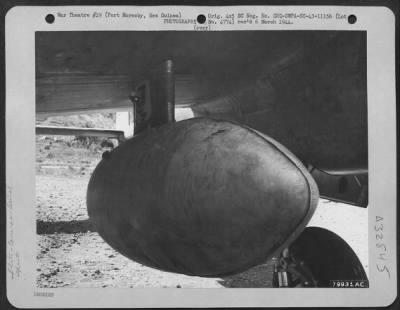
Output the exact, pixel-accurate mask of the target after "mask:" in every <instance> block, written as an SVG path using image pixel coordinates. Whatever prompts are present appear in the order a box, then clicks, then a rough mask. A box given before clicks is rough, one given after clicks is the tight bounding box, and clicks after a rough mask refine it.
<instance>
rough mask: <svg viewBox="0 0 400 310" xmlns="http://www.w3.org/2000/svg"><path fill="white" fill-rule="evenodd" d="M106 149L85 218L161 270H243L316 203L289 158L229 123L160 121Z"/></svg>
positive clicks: (298, 225) (282, 240) (302, 172)
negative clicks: (154, 125) (161, 124)
mask: <svg viewBox="0 0 400 310" xmlns="http://www.w3.org/2000/svg"><path fill="white" fill-rule="evenodd" d="M108 155H109V156H106V157H105V158H104V159H103V160H102V161H101V162H100V163H99V165H98V166H97V168H96V169H95V171H94V173H93V175H92V177H91V180H90V182H89V185H88V191H87V207H88V213H89V216H90V220H91V222H92V223H93V225H94V227H95V228H96V230H97V231H98V232H99V234H100V235H101V236H102V237H103V238H104V240H105V241H107V242H108V243H109V244H110V245H111V246H112V247H113V248H115V249H116V250H118V251H119V252H120V253H122V254H123V255H125V256H127V257H129V258H131V259H133V260H135V261H138V262H140V263H142V264H144V265H147V266H150V267H153V268H157V269H161V270H166V271H171V272H177V273H184V274H188V275H196V276H206V277H211V276H221V275H229V274H234V273H238V272H241V271H244V270H246V269H248V268H250V267H253V266H255V265H258V264H261V263H263V262H265V260H267V259H268V258H269V257H270V256H271V255H273V254H274V253H275V252H277V251H278V250H279V249H280V248H281V247H282V246H284V245H285V244H286V245H287V244H288V243H290V242H291V241H293V240H294V239H295V238H296V237H297V236H298V235H299V234H300V233H301V231H302V230H303V229H304V227H305V225H306V224H307V222H308V220H309V219H310V217H311V216H312V214H313V211H314V209H315V207H316V206H317V201H318V189H317V187H316V185H315V183H314V180H313V179H312V177H311V176H310V174H309V173H308V171H307V170H306V168H305V167H304V166H303V165H302V164H301V162H300V161H299V160H297V159H296V158H295V157H294V156H293V155H292V154H291V153H290V152H289V151H288V150H287V149H285V148H284V147H283V146H282V145H280V144H279V143H277V142H276V141H274V140H273V139H271V138H269V137H267V136H265V135H263V134H260V133H258V132H256V131H254V130H251V129H249V128H246V127H242V126H239V125H238V124H236V123H232V122H227V121H216V120H212V119H207V118H196V119H191V120H185V121H181V122H177V123H172V124H167V125H164V126H161V127H158V128H156V129H150V130H148V131H146V132H144V133H143V134H140V135H138V136H136V137H134V138H132V139H130V140H128V141H126V142H125V143H124V144H122V145H120V146H119V147H117V148H116V149H114V150H113V151H112V152H111V153H109V154H108Z"/></svg>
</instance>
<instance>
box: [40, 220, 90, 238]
mask: <svg viewBox="0 0 400 310" xmlns="http://www.w3.org/2000/svg"><path fill="white" fill-rule="evenodd" d="M93 231H95V230H94V228H93V227H92V225H91V223H90V221H89V220H80V221H58V222H43V221H37V222H36V232H37V234H38V235H46V234H55V233H64V234H75V233H86V232H93Z"/></svg>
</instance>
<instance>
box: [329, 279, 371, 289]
mask: <svg viewBox="0 0 400 310" xmlns="http://www.w3.org/2000/svg"><path fill="white" fill-rule="evenodd" d="M330 286H331V287H338V288H368V287H369V283H368V281H367V280H345V281H342V280H331V281H330Z"/></svg>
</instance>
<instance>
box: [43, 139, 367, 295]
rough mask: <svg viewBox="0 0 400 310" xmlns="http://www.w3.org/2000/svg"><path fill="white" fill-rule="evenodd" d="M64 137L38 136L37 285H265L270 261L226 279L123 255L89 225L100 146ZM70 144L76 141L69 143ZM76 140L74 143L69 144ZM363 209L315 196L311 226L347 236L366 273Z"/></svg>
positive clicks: (221, 286) (364, 212) (210, 286)
mask: <svg viewBox="0 0 400 310" xmlns="http://www.w3.org/2000/svg"><path fill="white" fill-rule="evenodd" d="M76 143H77V142H76V139H73V138H70V139H69V140H68V139H67V138H65V137H62V138H60V137H51V138H49V137H44V136H38V138H37V152H36V154H37V162H36V171H37V175H36V197H37V198H36V200H37V201H36V212H37V233H38V234H37V238H38V239H37V240H38V242H37V244H38V248H37V285H38V287H116V288H133V287H153V288H155V287H173V288H176V287H178V288H224V287H271V286H272V282H271V281H272V268H273V267H272V266H273V264H272V263H271V261H269V262H266V263H265V264H263V265H260V266H257V267H255V268H252V269H250V270H248V271H246V272H244V273H241V274H237V275H234V276H231V277H226V278H201V277H190V276H185V275H180V274H174V273H168V272H162V271H159V270H156V269H152V268H148V267H145V266H143V265H141V264H139V263H136V262H134V261H131V260H129V259H128V258H126V257H124V256H122V255H121V254H119V253H118V252H116V251H115V250H113V249H112V248H111V247H110V246H109V245H108V244H106V243H105V242H104V241H103V240H102V238H101V237H100V236H99V235H98V234H97V233H96V232H95V231H93V229H92V227H91V225H90V222H89V218H88V214H87V211H86V202H85V197H86V187H87V183H88V181H89V178H90V174H91V172H92V171H93V169H94V167H95V165H96V164H97V162H98V161H99V160H100V158H101V154H102V152H103V151H104V150H105V149H104V148H100V147H98V145H97V146H96V145H95V146H93V145H91V144H89V145H86V146H84V145H79V143H78V144H76ZM74 144H75V145H74ZM71 146H74V147H71ZM367 211H368V210H367V209H362V208H357V207H352V206H348V205H344V204H339V203H333V202H329V201H326V200H321V201H320V204H319V206H318V208H317V211H316V213H315V214H314V216H313V218H312V219H311V222H310V223H309V226H319V227H324V228H328V229H330V230H332V231H334V232H335V233H337V234H338V235H339V236H341V237H342V238H343V239H345V240H346V241H347V242H348V243H349V244H350V245H351V246H352V248H353V249H354V250H355V252H356V253H357V255H358V256H359V258H360V260H361V262H362V264H363V266H364V268H365V269H366V271H368V235H367V222H368V213H367Z"/></svg>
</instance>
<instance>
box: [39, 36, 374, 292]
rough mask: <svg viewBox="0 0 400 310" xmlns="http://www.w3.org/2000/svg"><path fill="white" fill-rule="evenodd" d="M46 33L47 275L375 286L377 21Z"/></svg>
mask: <svg viewBox="0 0 400 310" xmlns="http://www.w3.org/2000/svg"><path fill="white" fill-rule="evenodd" d="M35 43H36V124H37V126H36V134H37V136H36V197H37V201H36V203H37V205H36V208H37V209H36V211H37V234H38V239H37V240H38V248H37V260H38V261H37V262H38V266H37V267H38V269H37V285H38V286H39V287H50V288H51V287H105V288H106V287H118V288H119V287H127V288H135V287H176V288H203V287H204V288H216V287H220V288H224V287H228V288H229V287H238V288H240V287H243V288H259V287H330V286H333V285H340V282H343V281H350V280H351V281H353V282H354V283H351V285H360V286H362V287H368V276H367V273H368V257H367V255H366V254H367V253H368V231H367V218H368V208H367V207H368V151H367V147H368V136H367V87H366V86H367V77H366V32H363V31H354V32H348V31H347V32H344V31H222V32H194V31H165V32H164V31H124V32H123V31H121V32H113V31H108V32H105V31H98V32H87V31H79V32H37V33H36V37H35ZM320 196H321V198H320ZM333 281H338V282H337V283H334V282H333Z"/></svg>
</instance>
